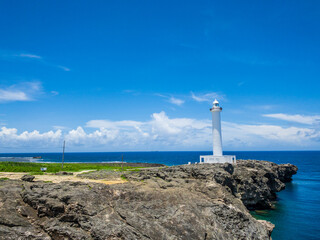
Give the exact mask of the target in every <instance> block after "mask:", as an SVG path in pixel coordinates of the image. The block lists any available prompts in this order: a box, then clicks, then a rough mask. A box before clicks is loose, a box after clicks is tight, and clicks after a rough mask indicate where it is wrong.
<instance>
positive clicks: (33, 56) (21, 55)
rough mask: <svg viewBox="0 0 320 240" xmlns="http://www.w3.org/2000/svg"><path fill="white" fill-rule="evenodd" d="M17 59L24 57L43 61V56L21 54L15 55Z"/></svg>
mask: <svg viewBox="0 0 320 240" xmlns="http://www.w3.org/2000/svg"><path fill="white" fill-rule="evenodd" d="M14 56H16V57H23V58H35V59H42V57H41V56H38V55H35V54H28V53H20V54H16V55H14Z"/></svg>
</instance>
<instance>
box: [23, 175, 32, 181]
mask: <svg viewBox="0 0 320 240" xmlns="http://www.w3.org/2000/svg"><path fill="white" fill-rule="evenodd" d="M34 178H35V176H32V175H23V176H22V177H21V180H22V181H26V182H32V181H33V179H34Z"/></svg>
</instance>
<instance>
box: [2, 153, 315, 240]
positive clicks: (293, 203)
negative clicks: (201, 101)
mask: <svg viewBox="0 0 320 240" xmlns="http://www.w3.org/2000/svg"><path fill="white" fill-rule="evenodd" d="M122 154H123V156H124V161H126V162H149V163H163V164H166V165H179V164H186V163H188V162H198V161H199V155H206V154H210V152H127V153H66V154H65V161H66V162H117V161H121V156H122ZM224 154H232V155H236V156H237V158H238V159H258V160H267V161H272V162H275V163H292V164H294V165H296V166H298V168H299V170H298V174H297V175H295V176H294V177H293V181H292V182H291V183H288V184H287V186H286V189H285V190H284V191H282V192H280V193H278V201H277V202H276V204H275V209H274V210H269V211H259V212H255V213H253V214H254V215H255V216H256V217H257V218H260V219H266V220H269V221H271V222H272V223H274V224H275V225H276V228H275V229H274V232H273V233H272V239H273V240H283V239H297V240H300V239H301V240H302V239H320V166H319V164H320V151H281V152H277V151H266V152H264V151H259V152H225V153H224ZM34 156H41V157H42V159H41V160H35V159H32V157H34ZM8 160H10V161H37V162H60V161H61V154H60V153H32V154H30V153H28V154H23V153H20V154H0V161H8Z"/></svg>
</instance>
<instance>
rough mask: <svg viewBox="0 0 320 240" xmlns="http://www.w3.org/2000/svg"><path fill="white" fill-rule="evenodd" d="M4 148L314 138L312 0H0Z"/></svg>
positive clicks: (318, 103) (285, 142) (317, 116)
mask: <svg viewBox="0 0 320 240" xmlns="http://www.w3.org/2000/svg"><path fill="white" fill-rule="evenodd" d="M0 21H1V24H0V32H1V37H0V152H42V151H60V148H61V145H62V141H63V139H66V140H67V144H68V145H67V146H68V147H69V150H70V151H134V150H140V151H143V150H147V151H149V150H160V151H161V150H210V149H211V129H210V126H211V125H210V124H211V123H210V119H211V115H210V112H209V108H210V106H211V102H212V101H213V100H214V98H218V99H219V101H220V103H221V105H222V107H223V113H222V121H223V123H222V129H223V145H224V149H225V150H319V149H320V128H319V124H320V94H319V90H320V83H319V80H320V78H319V77H320V68H319V64H320V44H319V42H320V26H319V25H320V24H319V23H320V3H319V2H318V1H142V0H139V1H133V0H130V1H123V0H121V1H79V0H77V1H40V0H35V1H14V0H12V1H0Z"/></svg>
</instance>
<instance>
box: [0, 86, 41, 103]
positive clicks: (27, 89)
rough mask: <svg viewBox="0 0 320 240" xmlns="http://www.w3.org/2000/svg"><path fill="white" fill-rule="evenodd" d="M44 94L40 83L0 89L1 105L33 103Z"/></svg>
mask: <svg viewBox="0 0 320 240" xmlns="http://www.w3.org/2000/svg"><path fill="white" fill-rule="evenodd" d="M41 92H42V87H41V83H40V82H23V83H19V84H15V85H11V86H9V87H4V88H0V103H1V102H2V103H3V102H13V101H32V100H34V99H35V97H36V96H38V95H39V94H40V93H41Z"/></svg>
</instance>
